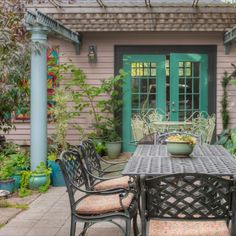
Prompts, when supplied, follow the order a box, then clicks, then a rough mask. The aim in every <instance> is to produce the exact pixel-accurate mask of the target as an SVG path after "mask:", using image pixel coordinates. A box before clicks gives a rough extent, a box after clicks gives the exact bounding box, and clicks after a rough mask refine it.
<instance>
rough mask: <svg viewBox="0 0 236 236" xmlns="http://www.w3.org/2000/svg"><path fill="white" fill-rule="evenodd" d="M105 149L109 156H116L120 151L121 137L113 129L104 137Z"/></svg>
mask: <svg viewBox="0 0 236 236" xmlns="http://www.w3.org/2000/svg"><path fill="white" fill-rule="evenodd" d="M106 150H107V155H108V157H109V158H111V159H113V158H117V157H118V156H119V155H120V152H121V138H120V136H119V135H118V134H117V132H116V131H115V130H110V132H109V135H108V136H107V139H106Z"/></svg>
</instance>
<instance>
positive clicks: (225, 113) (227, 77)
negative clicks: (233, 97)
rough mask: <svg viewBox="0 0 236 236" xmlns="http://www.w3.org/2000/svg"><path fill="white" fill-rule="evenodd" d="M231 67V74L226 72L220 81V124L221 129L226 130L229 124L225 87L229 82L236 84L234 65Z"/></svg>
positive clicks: (235, 68)
mask: <svg viewBox="0 0 236 236" xmlns="http://www.w3.org/2000/svg"><path fill="white" fill-rule="evenodd" d="M232 66H233V67H234V71H233V72H232V74H230V75H229V74H228V73H227V72H224V76H223V79H222V81H221V85H222V88H223V96H222V99H221V102H220V103H221V107H222V108H221V111H220V112H221V117H222V124H223V129H227V127H228V124H229V119H230V117H229V109H228V105H229V103H228V92H227V87H228V84H229V82H230V81H231V80H232V81H233V83H236V80H235V78H236V66H235V65H234V64H232Z"/></svg>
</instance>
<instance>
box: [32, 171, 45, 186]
mask: <svg viewBox="0 0 236 236" xmlns="http://www.w3.org/2000/svg"><path fill="white" fill-rule="evenodd" d="M46 183H47V176H46V174H32V175H31V177H30V178H29V188H30V189H38V188H39V187H41V186H43V185H45V184H46Z"/></svg>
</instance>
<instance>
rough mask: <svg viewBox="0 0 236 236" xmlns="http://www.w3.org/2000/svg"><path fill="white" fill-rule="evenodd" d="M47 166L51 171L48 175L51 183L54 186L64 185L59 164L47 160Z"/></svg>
mask: <svg viewBox="0 0 236 236" xmlns="http://www.w3.org/2000/svg"><path fill="white" fill-rule="evenodd" d="M48 167H50V168H51V169H52V173H51V175H50V177H51V182H52V185H53V186H55V187H59V186H65V181H64V177H63V174H62V172H61V168H60V166H59V164H58V163H57V162H55V161H50V160H48Z"/></svg>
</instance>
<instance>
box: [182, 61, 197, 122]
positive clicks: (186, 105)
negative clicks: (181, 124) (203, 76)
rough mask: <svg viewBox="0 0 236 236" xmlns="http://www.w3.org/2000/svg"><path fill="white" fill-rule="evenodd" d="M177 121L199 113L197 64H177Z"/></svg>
mask: <svg viewBox="0 0 236 236" xmlns="http://www.w3.org/2000/svg"><path fill="white" fill-rule="evenodd" d="M178 65H179V86H178V90H179V121H184V120H185V119H187V118H189V117H191V115H192V114H193V113H194V112H195V111H199V109H200V107H199V98H200V97H199V85H200V84H199V80H200V78H199V75H200V66H199V62H191V61H185V62H179V64H178Z"/></svg>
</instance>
